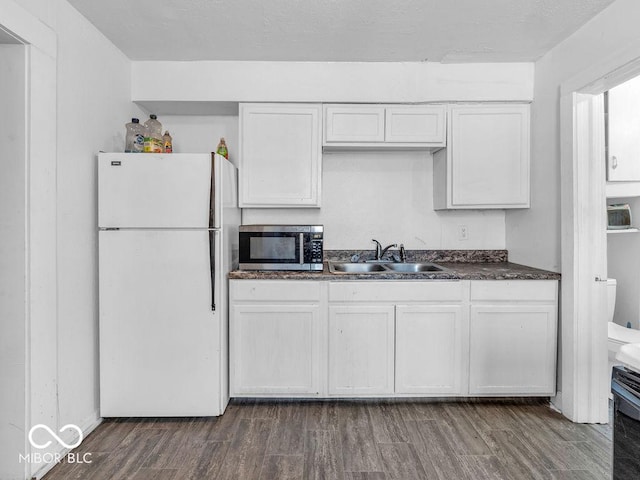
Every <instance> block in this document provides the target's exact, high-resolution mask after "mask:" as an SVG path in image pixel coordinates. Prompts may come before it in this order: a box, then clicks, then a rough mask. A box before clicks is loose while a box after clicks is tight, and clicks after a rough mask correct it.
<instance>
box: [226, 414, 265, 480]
mask: <svg viewBox="0 0 640 480" xmlns="http://www.w3.org/2000/svg"><path fill="white" fill-rule="evenodd" d="M273 423H274V421H273V420H266V419H257V418H243V419H241V420H240V422H239V423H238V429H237V431H236V433H235V435H234V436H233V440H232V441H231V444H230V445H229V449H228V450H227V454H226V455H225V458H224V462H223V464H222V467H221V468H220V472H219V473H218V477H217V479H216V480H236V479H238V478H242V479H243V480H254V479H255V480H258V479H259V477H260V472H261V470H262V463H263V461H264V456H265V451H266V448H267V441H268V440H269V436H270V435H271V429H272V427H273Z"/></svg>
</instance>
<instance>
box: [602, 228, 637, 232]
mask: <svg viewBox="0 0 640 480" xmlns="http://www.w3.org/2000/svg"><path fill="white" fill-rule="evenodd" d="M638 232H640V229H637V228H618V229H615V230H607V233H638Z"/></svg>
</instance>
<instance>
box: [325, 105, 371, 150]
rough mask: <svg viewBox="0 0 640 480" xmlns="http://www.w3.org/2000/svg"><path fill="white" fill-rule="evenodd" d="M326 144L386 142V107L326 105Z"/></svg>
mask: <svg viewBox="0 0 640 480" xmlns="http://www.w3.org/2000/svg"><path fill="white" fill-rule="evenodd" d="M324 112H325V131H324V132H325V133H324V143H325V144H331V143H340V142H342V143H354V142H384V107H383V106H378V105H360V106H358V105H325V110H324Z"/></svg>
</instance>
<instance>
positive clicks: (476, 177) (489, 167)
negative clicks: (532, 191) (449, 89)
mask: <svg viewBox="0 0 640 480" xmlns="http://www.w3.org/2000/svg"><path fill="white" fill-rule="evenodd" d="M529 124H530V108H529V105H528V104H484V105H483V104H474V105H450V106H449V115H448V134H447V148H446V149H442V150H439V151H437V152H436V153H435V154H434V156H433V160H434V166H433V182H434V183H433V195H434V198H433V204H434V208H435V209H436V210H442V209H471V208H474V209H478V208H483V209H484V208H487V209H488V208H529V163H530V162H529V157H530V126H529Z"/></svg>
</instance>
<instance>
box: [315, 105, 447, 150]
mask: <svg viewBox="0 0 640 480" xmlns="http://www.w3.org/2000/svg"><path fill="white" fill-rule="evenodd" d="M445 119H446V107H445V106H444V105H349V104H342V105H325V106H324V123H325V125H324V141H323V145H324V146H325V148H327V147H328V148H330V147H335V148H345V147H346V148H389V147H391V148H434V147H442V146H444V145H445V140H446V132H445Z"/></svg>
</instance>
